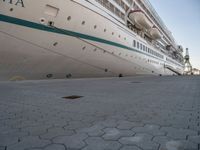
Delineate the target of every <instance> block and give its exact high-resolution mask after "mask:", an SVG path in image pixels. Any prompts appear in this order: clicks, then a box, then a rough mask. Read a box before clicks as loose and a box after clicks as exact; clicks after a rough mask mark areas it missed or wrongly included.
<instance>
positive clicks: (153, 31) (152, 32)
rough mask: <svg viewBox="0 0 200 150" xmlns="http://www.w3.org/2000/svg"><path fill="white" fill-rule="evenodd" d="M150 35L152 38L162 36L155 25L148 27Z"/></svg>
mask: <svg viewBox="0 0 200 150" xmlns="http://www.w3.org/2000/svg"><path fill="white" fill-rule="evenodd" d="M150 35H151V37H152V38H153V39H161V38H162V34H161V33H160V31H159V30H158V28H157V27H155V26H153V28H151V29H150Z"/></svg>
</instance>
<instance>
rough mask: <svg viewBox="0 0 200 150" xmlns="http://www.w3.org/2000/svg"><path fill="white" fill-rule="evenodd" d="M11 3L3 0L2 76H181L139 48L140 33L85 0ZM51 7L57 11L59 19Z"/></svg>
mask: <svg viewBox="0 0 200 150" xmlns="http://www.w3.org/2000/svg"><path fill="white" fill-rule="evenodd" d="M9 2H10V1H9V0H7V1H6V0H5V1H2V0H1V1H0V15H1V16H0V45H1V48H0V80H15V79H28V80H29V79H46V78H48V77H51V78H66V77H67V78H70V77H72V78H78V77H110V76H121V75H123V76H132V75H136V74H153V75H171V74H175V72H178V73H180V74H182V66H180V65H179V66H176V65H174V64H169V63H167V62H166V61H165V58H164V59H163V60H161V59H158V58H156V57H152V56H150V55H148V54H145V53H142V52H140V51H138V50H135V49H134V48H133V47H132V38H133V37H134V38H137V36H135V35H134V34H132V33H131V31H129V29H128V28H126V27H125V26H124V27H123V26H122V25H120V24H119V23H118V22H117V21H114V19H113V18H111V17H110V18H109V16H108V15H107V16H106V14H105V12H103V11H102V12H101V10H100V9H97V8H96V7H95V6H93V5H92V4H90V3H88V2H86V1H83V0H77V2H76V1H70V0H57V1H55V0H43V1H37V2H36V1H35V0H29V1H24V2H23V5H24V7H22V3H19V4H17V5H15V4H16V3H14V2H13V3H12V4H10V3H9ZM47 5H50V6H54V7H55V8H58V9H59V12H58V14H57V16H56V17H55V16H50V15H49V14H47V12H46V10H45V7H46V6H47ZM83 5H85V6H83ZM11 8H13V10H11ZM47 11H48V10H47ZM68 16H70V19H69V20H67V18H68ZM41 21H44V23H43V22H41ZM48 21H52V22H53V23H54V27H51V26H48V25H47V23H48ZM112 33H114V34H112ZM119 35H120V36H119ZM165 65H169V66H171V67H172V68H173V70H175V72H174V71H171V70H169V69H167V68H166V67H165Z"/></svg>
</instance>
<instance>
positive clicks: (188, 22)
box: [149, 0, 200, 69]
mask: <svg viewBox="0 0 200 150" xmlns="http://www.w3.org/2000/svg"><path fill="white" fill-rule="evenodd" d="M149 1H150V2H151V4H152V5H153V7H154V9H155V10H156V11H157V13H158V14H159V16H160V17H161V18H162V20H163V22H164V23H165V25H166V26H167V27H168V29H169V30H170V31H171V32H172V33H173V36H174V38H175V40H176V41H177V43H178V44H180V45H182V46H183V47H184V49H185V48H189V53H190V62H191V64H192V66H193V67H194V68H195V67H196V68H198V69H200V0H149ZM184 56H185V51H184Z"/></svg>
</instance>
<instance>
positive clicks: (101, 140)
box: [0, 76, 200, 150]
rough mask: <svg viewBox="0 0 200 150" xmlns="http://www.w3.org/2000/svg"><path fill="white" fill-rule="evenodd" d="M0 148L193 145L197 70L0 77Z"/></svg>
mask: <svg viewBox="0 0 200 150" xmlns="http://www.w3.org/2000/svg"><path fill="white" fill-rule="evenodd" d="M68 96H83V97H81V98H77V99H66V98H63V97H68ZM72 98H75V97H72ZM0 150H200V77H197V76H171V77H151V76H148V77H142V76H138V77H131V78H105V79H72V80H49V81H21V82H1V83H0Z"/></svg>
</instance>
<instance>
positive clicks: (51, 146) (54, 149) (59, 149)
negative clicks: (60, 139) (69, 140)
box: [43, 144, 65, 150]
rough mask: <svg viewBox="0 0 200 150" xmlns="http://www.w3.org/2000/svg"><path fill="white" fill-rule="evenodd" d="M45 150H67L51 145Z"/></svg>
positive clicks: (62, 146)
mask: <svg viewBox="0 0 200 150" xmlns="http://www.w3.org/2000/svg"><path fill="white" fill-rule="evenodd" d="M43 150H65V147H64V145H59V144H51V145H48V146H47V147H45V148H44V149H43Z"/></svg>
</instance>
